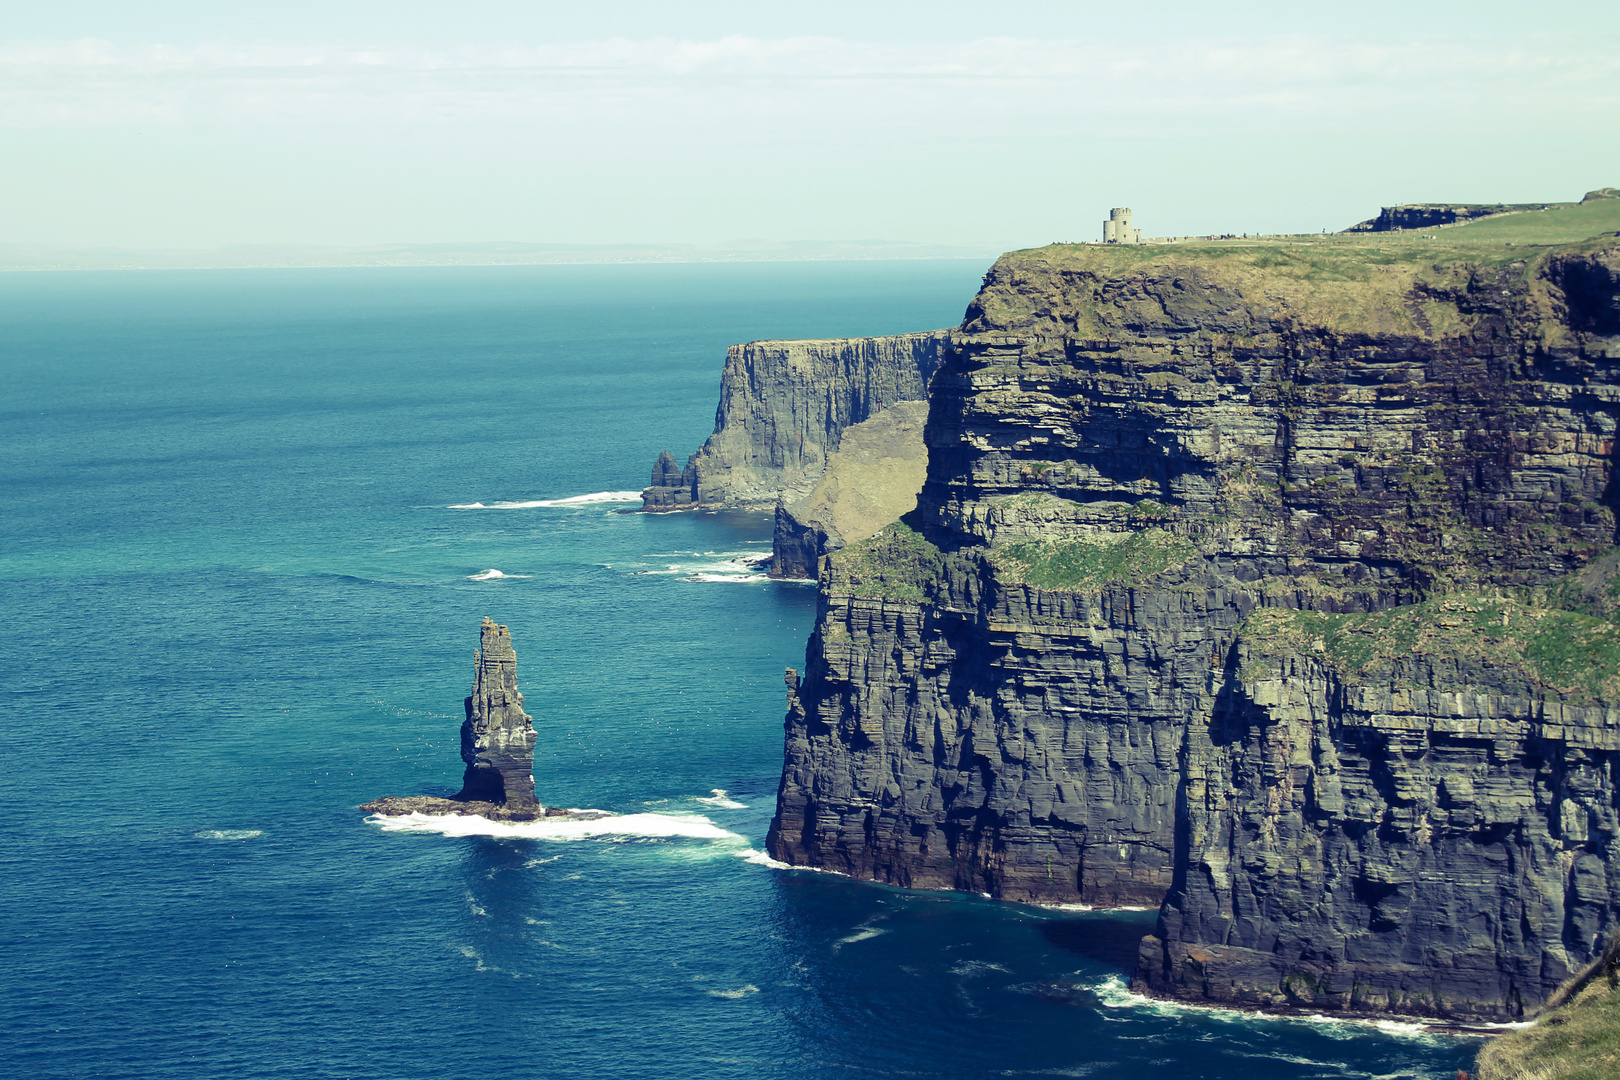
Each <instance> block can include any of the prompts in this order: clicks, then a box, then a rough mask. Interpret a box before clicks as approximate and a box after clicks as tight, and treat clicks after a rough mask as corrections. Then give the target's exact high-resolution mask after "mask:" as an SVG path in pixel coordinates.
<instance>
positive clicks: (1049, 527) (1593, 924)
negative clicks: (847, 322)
mask: <svg viewBox="0 0 1620 1080" xmlns="http://www.w3.org/2000/svg"><path fill="white" fill-rule="evenodd" d="M1362 250H1372V249H1357V248H1343V249H1336V248H1328V249H1325V250H1323V249H1311V248H1308V247H1306V246H1303V245H1302V246H1298V247H1290V248H1279V249H1276V250H1272V249H1266V248H1258V247H1250V248H1246V249H1238V250H1235V251H1232V252H1230V253H1228V252H1227V251H1226V250H1217V251H1212V252H1209V253H1206V254H1197V253H1186V252H1180V251H1176V250H1173V249H1172V250H1167V251H1160V252H1150V253H1145V254H1143V255H1139V256H1128V255H1126V254H1121V253H1117V252H1116V253H1108V252H1103V251H1101V250H1099V249H1095V248H1090V249H1067V250H1065V249H1056V250H1053V251H1042V252H1029V253H1019V254H1017V255H1014V256H1008V257H1004V258H1003V260H1002V261H1000V262H999V263H998V264H997V266H996V267H995V268H994V269H993V270H992V272H991V274H990V275H989V276H988V277H987V279H986V286H985V289H984V291H983V292H981V294H980V296H979V297H978V299H977V300H976V301H975V302H974V305H973V306H972V307H971V308H970V309H969V313H968V319H967V321H966V322H965V323H964V325H963V327H962V329H961V332H960V334H959V336H958V337H957V338H956V339H955V341H954V345H953V347H952V348H951V349H950V350H949V352H948V353H947V356H946V362H945V366H944V367H943V368H942V369H941V371H940V373H939V374H938V375H937V376H936V377H935V380H934V383H933V388H932V391H931V395H930V416H929V422H928V429H927V442H928V447H929V462H928V472H927V480H926V483H925V485H924V487H923V491H922V495H921V498H920V501H919V506H918V509H917V511H916V512H915V513H914V514H912V515H911V516H910V517H908V519H907V522H908V525H909V527H896V528H891V529H889V530H886V531H885V532H884V533H881V534H879V535H878V536H877V537H875V538H873V539H871V540H868V541H865V542H863V543H859V544H852V545H851V546H850V547H849V548H847V549H845V550H844V551H842V552H839V553H836V554H834V555H832V556H831V557H829V558H828V559H827V561H826V564H825V566H824V569H823V571H822V577H821V598H820V607H819V611H818V620H817V625H816V630H815V633H814V634H813V636H812V638H811V641H810V645H809V648H808V650H807V656H806V670H805V673H804V676H803V678H802V680H798V679H797V678H795V679H794V680H790V681H791V682H794V683H796V685H795V687H794V689H793V692H792V694H791V695H790V711H789V714H788V718H787V724H786V744H785V745H786V759H785V764H784V772H783V777H782V784H781V788H780V792H779V798H778V809H777V815H776V818H775V819H774V821H773V824H772V828H771V834H770V837H769V845H770V849H771V852H772V854H773V855H774V856H775V857H777V858H780V859H783V860H785V861H789V862H793V863H797V864H805V865H815V866H823V867H828V868H832V869H837V870H841V871H843V872H846V873H852V874H856V875H859V876H864V877H871V878H875V879H878V880H883V881H889V882H894V883H896V884H901V885H917V886H944V887H954V888H963V889H974V890H979V891H985V892H990V893H992V894H994V895H998V896H1004V897H1009V898H1019V899H1036V900H1045V901H1074V902H1085V903H1093V904H1160V903H1161V901H1162V902H1163V907H1162V909H1161V919H1160V923H1159V927H1158V929H1157V931H1156V933H1155V934H1154V935H1153V936H1152V937H1150V938H1149V939H1148V941H1147V942H1145V943H1144V947H1143V956H1142V961H1141V964H1140V966H1139V969H1138V972H1137V976H1136V983H1137V985H1138V986H1140V987H1143V988H1145V989H1148V990H1151V991H1153V992H1157V993H1161V994H1165V995H1170V996H1179V997H1186V998H1191V999H1197V1000H1218V1001H1224V1002H1232V1003H1239V1004H1251V1005H1266V1006H1273V1007H1274V1006H1278V1005H1283V1006H1287V1005H1290V1004H1292V1005H1297V1006H1299V1007H1306V1008H1326V1009H1341V1010H1360V1011H1370V1012H1377V1011H1390V1010H1394V1011H1400V1012H1408V1013H1411V1012H1427V1013H1431V1014H1434V1015H1443V1016H1474V1017H1504V1016H1513V1015H1519V1014H1521V1013H1523V1012H1525V1011H1529V1010H1533V1009H1534V1008H1535V1007H1537V1005H1538V1004H1539V1003H1540V1002H1541V1001H1543V1000H1545V998H1546V996H1547V995H1548V994H1549V993H1550V992H1551V990H1552V989H1553V988H1554V987H1555V986H1556V985H1557V984H1558V982H1559V981H1560V980H1561V979H1563V978H1564V977H1566V976H1567V974H1568V973H1569V972H1570V971H1571V970H1573V969H1575V968H1576V967H1579V966H1580V965H1581V964H1583V963H1585V962H1587V961H1588V960H1590V959H1591V957H1592V956H1593V955H1594V954H1595V952H1594V951H1595V950H1596V949H1597V948H1598V947H1599V938H1600V935H1601V934H1602V933H1603V932H1605V931H1606V930H1607V929H1608V928H1610V927H1612V926H1614V925H1615V924H1616V922H1617V919H1620V869H1617V870H1616V871H1615V872H1613V873H1611V871H1610V869H1609V867H1610V866H1611V865H1613V862H1612V851H1611V841H1612V837H1613V835H1614V832H1613V831H1612V829H1611V823H1612V822H1613V821H1614V820H1615V807H1616V799H1617V790H1620V784H1617V781H1616V777H1615V754H1616V752H1617V751H1616V747H1615V746H1613V745H1610V743H1611V740H1612V738H1613V736H1612V723H1613V721H1612V719H1611V718H1612V717H1614V715H1615V714H1614V712H1613V708H1614V706H1615V704H1616V703H1617V702H1620V688H1617V686H1616V684H1615V683H1614V681H1613V680H1610V681H1607V682H1605V681H1603V680H1602V679H1599V680H1598V681H1596V682H1593V681H1592V680H1591V678H1589V677H1588V675H1590V672H1591V671H1596V670H1598V669H1599V668H1601V667H1602V665H1603V664H1604V663H1608V664H1610V666H1611V667H1613V666H1614V664H1615V662H1616V661H1617V660H1620V645H1617V646H1616V650H1617V651H1616V652H1615V654H1614V655H1613V656H1610V654H1608V653H1604V652H1603V651H1602V650H1603V648H1606V647H1607V646H1604V645H1603V642H1604V641H1607V640H1608V639H1607V638H1605V637H1604V635H1605V634H1607V633H1610V632H1611V630H1612V624H1610V623H1608V622H1605V621H1604V620H1603V619H1601V618H1598V617H1595V616H1592V615H1575V614H1571V613H1569V612H1567V611H1565V612H1560V611H1558V610H1557V608H1558V604H1559V602H1560V601H1558V596H1563V595H1565V594H1564V593H1558V594H1557V595H1556V596H1555V595H1554V593H1553V592H1549V590H1548V589H1547V585H1548V583H1549V582H1552V581H1554V580H1555V579H1558V578H1559V577H1560V576H1561V575H1569V574H1572V573H1575V572H1578V571H1581V570H1582V568H1583V567H1585V566H1587V564H1588V563H1589V562H1590V561H1591V560H1592V559H1593V557H1594V556H1596V555H1598V554H1599V553H1601V552H1603V551H1604V550H1606V549H1607V548H1608V547H1609V546H1610V545H1612V544H1613V543H1614V541H1615V517H1614V502H1615V493H1614V491H1613V476H1612V458H1613V447H1614V438H1615V428H1616V410H1617V406H1620V377H1617V367H1620V365H1617V364H1616V361H1617V360H1620V339H1617V338H1616V335H1617V334H1620V316H1617V312H1620V291H1617V289H1616V286H1615V283H1616V280H1617V279H1616V270H1617V268H1620V248H1616V247H1614V246H1612V244H1611V246H1609V247H1603V246H1601V245H1600V244H1588V245H1584V246H1581V247H1578V248H1576V249H1570V250H1568V251H1565V252H1562V253H1557V252H1555V253H1553V254H1551V255H1549V256H1546V257H1544V258H1541V259H1540V260H1536V261H1529V260H1520V261H1517V262H1514V261H1509V260H1507V259H1499V260H1497V261H1496V262H1494V263H1493V262H1488V261H1486V262H1481V261H1475V260H1473V259H1464V258H1456V259H1451V260H1449V261H1448V260H1446V259H1440V261H1434V260H1435V258H1436V256H1434V255H1432V254H1430V255H1426V256H1425V261H1420V260H1415V259H1403V258H1402V257H1400V256H1399V254H1398V253H1397V256H1396V257H1393V258H1389V259H1387V261H1386V259H1385V257H1384V256H1382V255H1376V254H1375V255H1374V256H1373V257H1366V256H1363V255H1360V254H1357V253H1358V252H1359V251H1362ZM1346 252H1348V254H1346ZM1572 580H1573V579H1572ZM1469 590H1473V592H1468V591H1469ZM1480 590H1485V591H1484V592H1480ZM1502 590H1508V591H1509V592H1507V593H1502V595H1503V596H1507V595H1510V594H1511V595H1514V596H1519V595H1521V594H1522V597H1521V600H1520V608H1519V609H1518V614H1515V613H1514V612H1508V613H1506V614H1504V615H1502V616H1501V617H1502V618H1504V619H1506V622H1505V623H1503V624H1502V625H1501V628H1500V629H1498V628H1497V624H1496V623H1495V622H1490V623H1489V625H1485V624H1481V625H1480V626H1476V627H1474V630H1473V631H1472V632H1471V633H1470V634H1468V635H1465V636H1460V635H1459V633H1453V632H1452V631H1451V630H1449V629H1446V627H1447V625H1448V624H1447V623H1446V620H1453V621H1456V620H1465V619H1475V620H1476V621H1477V620H1478V619H1481V618H1485V616H1484V615H1480V614H1479V612H1483V611H1485V610H1486V608H1487V607H1489V604H1490V603H1494V602H1495V601H1492V600H1491V599H1490V598H1491V597H1492V596H1495V595H1496V594H1497V593H1500V592H1501V591H1502ZM1538 590H1539V591H1538ZM1554 591H1556V590H1554ZM1465 593H1467V595H1473V596H1478V597H1484V598H1485V599H1482V600H1477V601H1476V602H1472V603H1473V606H1474V607H1475V608H1478V609H1479V611H1477V612H1472V613H1470V612H1469V611H1467V610H1464V611H1463V613H1462V614H1447V613H1445V612H1443V611H1442V612H1439V613H1438V614H1437V613H1435V611H1433V610H1431V608H1430V607H1427V606H1425V604H1424V603H1420V602H1425V603H1429V604H1432V603H1435V602H1436V601H1431V600H1429V598H1431V597H1445V596H1462V595H1464V594H1465ZM1566 606H1567V605H1566ZM1391 611H1395V612H1400V613H1403V614H1402V616H1401V617H1402V618H1403V619H1406V620H1407V621H1406V622H1401V623H1399V625H1396V624H1394V623H1392V624H1390V625H1389V626H1386V625H1385V624H1384V623H1382V622H1378V621H1377V620H1379V619H1384V618H1386V617H1391V616H1387V615H1386V613H1388V612H1391ZM1490 611H1491V612H1492V613H1493V614H1491V615H1490V619H1493V620H1494V619H1496V618H1497V615H1496V614H1494V612H1495V611H1496V609H1495V608H1490ZM1525 611H1531V612H1535V613H1537V614H1535V615H1534V617H1533V618H1532V617H1530V616H1526V615H1524V614H1523V613H1524V612H1525ZM1288 613H1296V614H1297V617H1300V618H1304V617H1305V616H1306V615H1307V614H1310V617H1313V618H1322V619H1329V620H1338V621H1336V622H1332V623H1331V625H1330V624H1328V623H1323V624H1322V626H1323V627H1325V628H1326V629H1323V630H1322V633H1321V634H1320V635H1316V636H1313V635H1314V634H1315V631H1311V630H1310V627H1306V628H1305V629H1304V630H1301V629H1300V628H1299V627H1293V628H1292V629H1290V630H1289V631H1288V632H1287V633H1284V632H1282V631H1281V630H1279V629H1278V627H1277V626H1276V625H1274V624H1273V623H1272V622H1271V621H1268V620H1271V619H1273V618H1274V617H1275V616H1277V615H1280V614H1288ZM1358 619H1360V620H1369V619H1370V620H1373V621H1371V622H1357V621H1356V620H1358ZM1426 619H1427V620H1429V622H1423V620H1426ZM1559 619H1576V620H1585V621H1584V622H1580V623H1579V625H1578V626H1576V625H1574V624H1571V626H1572V627H1573V629H1570V628H1569V627H1566V628H1565V629H1566V630H1568V631H1569V633H1570V634H1573V635H1575V637H1576V638H1579V639H1580V640H1581V641H1583V642H1586V645H1585V646H1583V647H1587V646H1589V647H1590V648H1591V649H1595V650H1597V651H1596V652H1594V653H1593V654H1592V655H1593V656H1595V657H1597V658H1598V659H1597V661H1595V664H1596V666H1590V665H1588V668H1589V670H1588V672H1587V674H1580V673H1579V671H1578V670H1577V669H1580V668H1581V667H1582V665H1581V664H1579V663H1576V664H1574V665H1573V666H1571V665H1570V664H1566V663H1565V661H1564V660H1560V659H1558V658H1557V657H1552V656H1551V653H1549V652H1548V650H1549V649H1553V651H1556V649H1555V648H1554V645H1553V644H1549V642H1550V641H1551V642H1554V643H1555V642H1556V640H1562V639H1558V638H1556V635H1554V636H1553V637H1551V638H1549V637H1548V635H1545V634H1542V635H1541V636H1537V634H1538V633H1539V631H1538V630H1537V629H1536V628H1537V627H1542V626H1544V625H1545V626H1551V625H1553V624H1554V623H1556V622H1557V620H1559ZM1548 620H1552V622H1548ZM1420 622H1421V623H1422V625H1418V623H1420ZM1430 622H1432V623H1433V626H1430ZM1409 623H1410V625H1408V624H1409ZM1313 625H1314V624H1313ZM1459 625H1460V624H1459ZM1470 625H1472V624H1470ZM1558 625H1560V626H1562V625H1563V624H1561V623H1560V624H1558ZM1390 626H1395V629H1390ZM1606 628H1608V629H1606ZM1307 631H1310V632H1307ZM1560 632H1561V633H1562V632H1563V631H1560ZM1448 634H1449V635H1450V636H1447V635H1448ZM1402 635H1405V636H1402ZM1318 637H1320V638H1321V640H1320V648H1318V644H1319V643H1318ZM1341 638H1342V639H1343V640H1341ZM1346 642H1349V643H1350V644H1346ZM1391 642H1394V643H1395V644H1394V646H1392V645H1391V644H1390V643H1391ZM1412 642H1417V643H1419V644H1421V645H1422V648H1418V646H1417V645H1411V643H1412ZM1402 643H1406V644H1404V645H1403V644H1402ZM1470 643H1475V644H1477V645H1478V648H1477V649H1476V648H1475V644H1470ZM1493 643H1494V644H1493ZM1408 645H1411V647H1407V646H1408ZM1487 646H1488V647H1487ZM1600 646H1602V647H1601V648H1600ZM1425 650H1426V651H1425ZM1481 650H1483V651H1481ZM1493 650H1494V651H1493ZM1538 650H1540V651H1538ZM1476 653H1477V655H1475V654H1476ZM1469 657H1473V659H1469ZM1480 657H1486V658H1487V659H1480ZM1492 657H1494V658H1495V659H1490V658H1492ZM1527 657H1528V659H1527ZM1549 657H1551V658H1549ZM1605 657H1607V659H1604V658H1605ZM1565 659H1567V658H1565ZM1487 660H1488V661H1489V662H1487ZM1555 661H1556V662H1555ZM1560 665H1563V666H1560ZM1572 672H1573V674H1572ZM1582 680H1585V681H1582ZM1572 710H1573V711H1572ZM1581 710H1585V711H1581ZM1611 882H1613V883H1611Z"/></svg>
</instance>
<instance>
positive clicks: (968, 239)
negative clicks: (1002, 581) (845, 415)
mask: <svg viewBox="0 0 1620 1080" xmlns="http://www.w3.org/2000/svg"><path fill="white" fill-rule="evenodd" d="M1617 105H1620V4H1615V3H1613V2H1612V0H1604V2H1594V0H1583V2H1571V0H1541V2H1538V3H1536V4H1534V5H1532V4H1529V3H1525V2H1522V0H1521V2H1515V3H1500V2H1493V0H1471V2H1466V3H1464V2H1452V0H1437V2H1432V3H1424V2H1423V0H1407V2H1405V3H1395V2H1389V0H1367V2H1363V3H1358V4H1356V5H1350V4H1345V3H1342V2H1341V3H1333V4H1313V3H1309V2H1305V0H1296V2H1293V3H1241V2H1240V3H1220V4H1217V3H1210V2H1209V0H1198V2H1188V0H1140V2H1135V3H1114V2H1108V3H1101V2H1084V0H1080V2H1072V3H1028V2H1021V0H1001V2H997V3H989V2H980V3H972V4H970V3H958V2H956V0H933V2H929V3H909V2H896V3H883V2H882V0H865V2H863V3H846V2H842V0H823V2H819V3H814V4H810V3H769V2H768V0H754V2H752V3H733V2H729V0H728V2H717V3H686V4H682V3H677V2H675V0H663V2H660V3H651V2H648V3H642V2H623V0H595V2H581V0H571V2H569V3H566V4H564V3H551V2H549V0H536V2H527V3H524V2H517V0H460V2H457V3H428V2H420V0H391V2H372V0H352V2H345V0H325V2H323V3H316V2H308V0H278V2H276V3H243V2H231V0H211V2H206V3H204V2H193V3H182V2H165V0H147V2H143V3H139V4H134V3H128V2H116V3H88V2H81V0H52V2H50V3H40V2H38V0H0V244H41V245H49V244H57V245H77V246H83V247H97V248H131V249H136V248H152V249H173V248H199V249H201V248H215V247H221V246H227V245H236V244H291V245H320V246H364V245H380V244H396V243H403V244H455V243H486V242H494V241H507V242H519V243H544V244H576V245H587V244H627V243H628V244H637V243H640V244H721V243H730V242H739V241H754V240H766V241H812V242H848V241H863V240H886V241H895V242H907V243H920V244H944V245H952V244H955V245H978V246H984V247H986V248H989V249H995V250H1000V249H1006V248H1014V247H1024V246H1030V245H1035V244H1043V243H1047V242H1050V241H1053V240H1091V239H1097V238H1098V236H1099V234H1100V230H1101V224H1100V223H1101V221H1102V219H1103V218H1104V217H1106V216H1107V210H1108V208H1109V207H1111V206H1122V205H1123V206H1130V207H1132V208H1133V210H1134V212H1135V218H1136V224H1137V225H1138V226H1139V227H1141V228H1142V229H1143V230H1144V232H1145V233H1146V234H1147V235H1150V236H1151V235H1181V234H1191V233H1209V232H1315V231H1319V230H1321V229H1329V230H1336V229H1341V228H1344V227H1345V226H1347V225H1350V224H1352V223H1353V222H1356V221H1358V220H1361V219H1363V218H1367V217H1371V216H1372V215H1374V214H1375V213H1377V211H1378V208H1379V207H1380V206H1382V205H1388V204H1393V203H1397V202H1417V201H1479V202H1497V201H1506V202H1516V201H1542V200H1568V199H1578V198H1579V197H1580V196H1581V195H1582V194H1583V193H1584V192H1585V191H1587V190H1590V189H1592V188H1596V187H1603V186H1611V185H1620V139H1617V138H1616V137H1615V133H1616V130H1617V129H1620V125H1617V122H1616V119H1615V117H1616V116H1617V111H1616V106H1617Z"/></svg>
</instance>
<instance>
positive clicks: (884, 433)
mask: <svg viewBox="0 0 1620 1080" xmlns="http://www.w3.org/2000/svg"><path fill="white" fill-rule="evenodd" d="M927 420H928V404H927V403H926V402H922V401H902V402H899V403H898V404H895V405H891V406H889V407H888V408H887V409H884V410H883V411H882V412H880V413H878V414H877V415H876V416H873V417H871V418H870V419H868V420H863V421H861V422H860V423H859V424H854V425H852V426H850V427H848V428H845V429H844V433H843V436H842V438H841V439H840V440H839V444H838V449H837V450H834V451H832V452H831V453H829V454H828V455H827V467H826V468H825V469H824V470H823V471H822V474H821V476H820V477H819V478H818V479H817V480H816V486H815V487H814V488H813V489H811V491H810V494H808V495H806V496H805V497H804V498H803V499H800V500H798V501H796V502H793V503H791V504H790V503H787V502H778V503H777V504H776V532H775V536H774V538H773V542H772V544H771V576H772V577H778V578H813V577H815V576H816V568H817V564H818V562H819V561H820V559H821V557H822V556H823V555H826V554H827V553H828V552H832V551H837V550H838V549H839V548H842V547H844V546H845V545H847V544H851V543H854V542H855V541H857V540H865V539H866V538H867V537H869V536H872V535H874V534H875V533H876V532H877V531H878V530H879V529H881V528H883V526H885V525H887V524H889V523H890V522H893V521H897V520H899V519H900V517H901V516H902V515H904V514H909V513H910V512H911V511H912V510H915V509H916V507H917V492H918V491H919V490H920V489H921V488H922V483H923V475H924V473H925V472H926V469H927V465H928V451H927V448H926V447H925V446H924V445H923V425H924V424H925V423H926V422H927Z"/></svg>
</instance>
